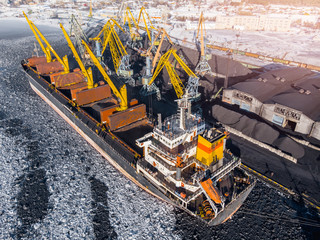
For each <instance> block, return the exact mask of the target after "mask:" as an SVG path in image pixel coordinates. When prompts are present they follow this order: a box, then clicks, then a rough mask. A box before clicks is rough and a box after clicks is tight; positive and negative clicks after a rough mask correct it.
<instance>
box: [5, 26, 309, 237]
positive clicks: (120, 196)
mask: <svg viewBox="0 0 320 240" xmlns="http://www.w3.org/2000/svg"><path fill="white" fill-rule="evenodd" d="M5 24H8V22H6V23H5ZM0 29H1V31H2V32H1V35H0V36H1V38H0V68H1V71H0V106H1V108H0V146H1V147H0V154H1V155H0V168H1V171H0V199H1V201H0V226H1V231H0V239H200V238H201V239H212V238H216V239H217V238H221V239H230V237H231V236H232V238H233V239H252V238H257V236H259V237H261V238H263V239H270V238H281V239H303V238H304V237H305V236H310V234H309V235H308V232H306V231H305V230H304V228H303V227H301V226H300V225H299V224H292V223H288V222H281V221H275V220H272V219H271V220H268V221H266V220H264V218H261V217H257V216H248V214H244V213H242V214H241V212H239V213H236V215H235V216H234V218H233V219H232V220H231V221H228V222H227V223H226V224H223V225H221V226H218V227H208V226H204V225H203V224H202V223H200V222H199V221H198V220H196V219H194V218H192V217H190V216H188V215H187V214H186V213H182V212H180V211H179V210H177V209H175V208H173V207H172V206H171V205H168V204H166V203H164V202H162V201H160V200H158V199H156V198H154V197H152V196H150V195H149V194H147V193H146V192H144V191H142V190H141V189H140V188H138V187H137V186H136V185H135V184H133V183H132V182H131V181H129V180H128V179H127V178H125V177H124V176H123V175H121V174H120V173H119V172H118V171H116V170H115V169H114V168H113V167H112V166H111V165H110V164H109V163H108V162H106V160H105V159H104V158H103V157H102V156H101V155H100V154H98V153H97V152H96V151H95V150H94V149H93V148H92V147H91V146H90V145H89V144H87V143H86V141H85V140H84V139H83V138H82V137H81V136H80V135H78V134H77V133H76V132H75V131H74V130H73V129H72V128H71V127H70V126H69V125H68V124H67V123H66V122H65V121H64V120H63V119H62V118H60V116H58V115H57V114H56V113H55V112H54V111H53V110H52V109H51V108H50V107H49V106H48V105H47V104H45V103H44V102H43V100H42V99H41V98H40V97H39V96H37V95H36V94H35V93H34V92H33V91H32V90H31V88H30V86H29V84H28V79H27V77H26V76H25V75H24V73H23V72H22V71H21V66H20V61H21V60H22V59H24V58H27V57H29V56H30V55H31V53H32V51H33V48H34V45H33V42H34V37H33V36H31V35H32V34H31V31H30V32H29V33H28V32H26V33H25V36H22V35H21V31H20V30H19V29H20V28H19V27H13V26H11V28H10V27H9V28H3V25H1V22H0ZM42 30H43V31H44V34H45V35H46V37H47V38H48V41H49V42H50V43H51V44H52V45H53V47H54V48H55V49H56V51H57V52H58V54H60V55H62V53H65V52H66V51H67V46H66V44H61V40H62V34H61V32H60V30H57V29H52V28H43V29H42ZM6 31H7V32H10V33H14V32H15V33H16V35H15V34H12V35H11V37H10V38H5V39H4V38H3V37H2V36H8V34H6ZM57 33H58V34H57ZM286 199H287V198H285V197H283V196H281V195H279V194H278V192H277V191H275V190H274V189H272V188H269V187H267V186H265V185H263V184H261V183H259V184H258V185H257V186H256V188H255V189H254V190H253V192H252V193H251V194H250V195H249V198H248V199H247V201H246V202H245V204H244V206H243V208H241V209H240V210H243V211H244V210H246V209H249V210H255V211H259V212H260V213H270V214H273V215H278V214H280V213H281V212H283V213H281V214H284V215H285V216H286V215H288V216H290V217H291V218H293V217H294V216H295V215H298V214H299V209H298V208H295V207H291V206H289V207H288V206H287V205H288V203H287V200H286ZM288 201H289V202H290V200H288Z"/></svg>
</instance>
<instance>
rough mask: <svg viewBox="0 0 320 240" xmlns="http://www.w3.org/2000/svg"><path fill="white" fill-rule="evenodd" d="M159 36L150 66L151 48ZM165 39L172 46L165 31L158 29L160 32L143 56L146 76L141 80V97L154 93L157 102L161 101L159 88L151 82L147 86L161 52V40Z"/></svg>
mask: <svg viewBox="0 0 320 240" xmlns="http://www.w3.org/2000/svg"><path fill="white" fill-rule="evenodd" d="M160 34H161V40H160V43H159V45H158V48H157V51H156V53H155V55H154V57H153V59H152V64H151V58H152V54H151V51H152V49H153V47H154V46H155V45H156V44H155V43H156V41H157V40H158V38H159V37H160ZM165 37H167V39H168V41H169V42H170V43H171V44H172V45H173V42H172V41H171V39H170V37H169V35H168V33H167V32H166V30H164V29H163V28H162V29H160V31H159V32H158V34H157V35H156V37H155V38H154V40H153V42H152V44H151V46H150V47H149V49H148V51H147V53H146V55H145V56H146V75H145V76H144V77H143V78H142V84H143V87H142V89H141V93H142V95H151V94H154V93H156V94H157V98H158V99H159V100H160V99H161V95H160V90H159V88H158V87H157V86H156V85H155V84H154V83H153V81H152V83H151V84H149V82H150V80H151V79H152V75H153V71H154V68H155V66H156V64H157V60H158V58H159V57H160V50H161V46H162V43H163V40H164V38H165Z"/></svg>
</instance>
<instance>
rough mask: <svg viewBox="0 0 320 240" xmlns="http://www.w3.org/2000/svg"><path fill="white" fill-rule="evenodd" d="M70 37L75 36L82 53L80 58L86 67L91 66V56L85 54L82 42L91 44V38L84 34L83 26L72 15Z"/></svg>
mask: <svg viewBox="0 0 320 240" xmlns="http://www.w3.org/2000/svg"><path fill="white" fill-rule="evenodd" d="M70 36H74V39H75V44H76V47H77V49H78V51H79V53H80V57H81V59H82V61H83V62H84V64H85V65H90V64H91V62H90V56H88V55H87V54H86V52H85V48H84V46H83V45H82V44H81V40H82V39H83V40H84V41H85V42H86V43H88V42H89V38H88V37H87V35H86V34H85V33H84V32H83V30H82V28H81V25H80V23H79V21H78V20H77V18H76V17H75V16H74V15H73V14H72V15H71V19H70Z"/></svg>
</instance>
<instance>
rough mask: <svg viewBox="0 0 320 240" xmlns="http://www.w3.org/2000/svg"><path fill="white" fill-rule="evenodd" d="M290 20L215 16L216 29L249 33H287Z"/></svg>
mask: <svg viewBox="0 0 320 240" xmlns="http://www.w3.org/2000/svg"><path fill="white" fill-rule="evenodd" d="M290 25H291V19H290V18H287V17H272V16H268V15H261V16H242V15H236V16H217V18H216V25H215V28H216V29H242V30H249V31H261V30H262V31H277V32H288V31H289V30H290Z"/></svg>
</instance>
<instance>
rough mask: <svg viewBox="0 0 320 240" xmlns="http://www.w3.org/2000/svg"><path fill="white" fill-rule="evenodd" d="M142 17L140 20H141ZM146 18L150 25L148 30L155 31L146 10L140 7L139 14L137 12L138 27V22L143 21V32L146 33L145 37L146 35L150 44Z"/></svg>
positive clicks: (150, 39)
mask: <svg viewBox="0 0 320 240" xmlns="http://www.w3.org/2000/svg"><path fill="white" fill-rule="evenodd" d="M141 17H142V18H141ZM146 18H147V19H148V20H149V23H150V28H151V29H155V28H154V26H153V24H152V21H151V19H150V17H149V15H148V13H147V11H146V9H145V8H144V6H142V7H141V9H140V12H139V17H138V25H139V23H140V20H141V19H143V22H144V26H145V30H146V32H147V35H148V38H149V41H150V42H152V38H151V34H150V31H149V28H148V24H147V20H146Z"/></svg>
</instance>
